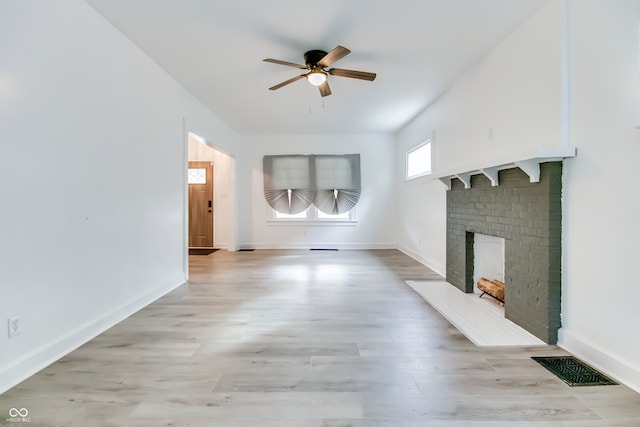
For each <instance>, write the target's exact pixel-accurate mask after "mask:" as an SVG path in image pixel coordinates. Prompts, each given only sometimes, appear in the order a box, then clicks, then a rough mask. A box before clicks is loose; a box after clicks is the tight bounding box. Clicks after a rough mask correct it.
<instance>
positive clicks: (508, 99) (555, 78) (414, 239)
mask: <svg viewBox="0 0 640 427" xmlns="http://www.w3.org/2000/svg"><path fill="white" fill-rule="evenodd" d="M560 3H561V2H555V1H554V2H550V3H549V4H548V5H547V6H546V7H544V8H542V9H541V10H539V11H538V12H537V13H536V14H534V15H533V16H532V17H530V18H529V19H528V20H526V21H525V22H524V23H523V24H522V25H521V26H520V27H518V28H517V29H516V30H515V31H514V32H513V33H512V34H511V35H510V36H509V37H507V38H506V39H505V40H503V41H502V42H501V43H500V44H499V45H498V46H496V47H495V48H494V49H493V50H492V51H490V52H489V53H488V54H487V55H485V56H484V57H483V58H482V59H481V60H480V61H478V62H477V63H476V64H475V65H474V66H473V67H471V68H470V69H469V70H468V71H467V72H466V73H465V74H463V75H462V76H460V77H459V78H458V79H457V81H456V82H455V83H454V84H453V85H452V86H451V87H450V88H449V90H448V91H447V92H446V93H444V94H443V95H442V96H441V97H440V98H439V99H438V100H436V101H435V102H434V103H433V104H432V105H431V106H430V107H429V108H427V110H425V111H424V112H423V113H422V114H420V115H419V116H418V117H416V118H415V119H414V120H413V121H412V122H411V123H409V124H408V125H407V126H405V127H404V128H403V129H402V130H401V131H400V132H399V133H398V135H397V152H396V167H397V170H398V174H397V176H396V180H397V182H399V190H398V195H399V204H398V206H399V209H398V212H399V213H398V215H399V221H398V224H399V226H398V247H399V249H400V250H402V251H403V252H405V253H407V254H409V255H411V256H412V257H414V258H416V259H418V260H420V261H422V262H423V263H425V264H426V265H428V266H429V267H431V268H432V269H434V270H436V271H437V272H439V273H440V274H443V275H444V274H445V270H446V259H445V258H446V190H445V187H444V185H443V184H442V183H440V182H438V181H434V180H433V179H431V178H429V177H423V178H418V179H416V180H410V181H403V179H404V167H405V156H406V152H407V150H409V149H410V148H412V147H414V146H416V145H418V144H420V143H422V142H424V141H426V140H427V139H429V138H432V162H433V172H434V174H437V173H442V172H448V171H456V172H463V171H466V170H469V169H475V168H477V167H478V165H483V164H486V166H489V165H491V164H492V163H493V164H496V165H497V164H501V163H509V162H512V161H514V160H521V159H523V158H525V157H521V155H522V153H530V152H532V151H534V150H535V149H536V148H539V147H554V146H559V145H560V144H561V143H562V142H563V141H562V134H561V108H562V102H561V101H562V99H561V93H562V91H561V88H562V78H561V77H562V75H561V69H562V66H561V64H562V62H561V58H562V55H561V53H562V46H561V39H562V37H561V36H562V22H563V21H562V8H561V4H560ZM469 165H472V166H471V167H469Z"/></svg>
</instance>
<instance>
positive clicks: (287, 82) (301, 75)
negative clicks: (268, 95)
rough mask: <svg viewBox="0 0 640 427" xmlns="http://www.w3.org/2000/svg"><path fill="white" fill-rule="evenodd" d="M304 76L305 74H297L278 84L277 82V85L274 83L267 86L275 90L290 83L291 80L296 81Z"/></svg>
mask: <svg viewBox="0 0 640 427" xmlns="http://www.w3.org/2000/svg"><path fill="white" fill-rule="evenodd" d="M305 77H307V75H306V74H300V75H299V76H295V77H293V78H290V79H289V80H285V81H284V82H282V83H280V84H277V85H275V86H271V87H270V88H269V90H276V89H280V88H281V87H283V86H286V85H288V84H291V83H293V82H295V81H298V80H300V79H304V78H305Z"/></svg>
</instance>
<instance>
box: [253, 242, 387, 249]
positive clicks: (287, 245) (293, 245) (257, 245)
mask: <svg viewBox="0 0 640 427" xmlns="http://www.w3.org/2000/svg"><path fill="white" fill-rule="evenodd" d="M242 247H243V248H244V247H247V248H252V249H343V250H348V249H362V250H366V249H395V248H396V244H395V242H393V243H298V242H277V243H276V242H271V243H269V242H254V243H249V244H245V245H242Z"/></svg>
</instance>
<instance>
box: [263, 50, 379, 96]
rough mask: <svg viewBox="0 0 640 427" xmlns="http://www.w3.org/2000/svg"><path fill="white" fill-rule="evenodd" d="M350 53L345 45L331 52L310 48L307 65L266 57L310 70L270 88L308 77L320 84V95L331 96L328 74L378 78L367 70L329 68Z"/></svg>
mask: <svg viewBox="0 0 640 427" xmlns="http://www.w3.org/2000/svg"><path fill="white" fill-rule="evenodd" d="M350 53H351V51H350V50H349V49H347V48H346V47H343V46H336V47H335V49H333V50H332V51H331V52H329V53H327V52H325V51H324V50H310V51H308V52H305V54H304V63H305V65H301V64H295V63H293V62H287V61H280V60H279V59H271V58H267V59H264V61H265V62H272V63H274V64H280V65H287V66H289V67H295V68H299V69H301V70H309V72H308V73H305V74H300V75H299V76H295V77H293V78H291V79H289V80H285V81H284V82H282V83H280V84H277V85H275V86H272V87H270V88H269V90H276V89H280V88H281V87H284V86H286V85H288V84H291V83H293V82H295V81H298V80H300V79H303V78H306V79H307V80H308V81H309V83H311V84H312V85H314V86H318V89H320V95H322V96H329V95H331V89H330V88H329V82H328V81H327V76H328V75H332V76H338V77H350V78H352V79H360V80H369V81H373V80H374V79H375V78H376V74H375V73H367V72H366V71H354V70H345V69H342V68H328V67H330V66H331V65H333V64H334V63H335V62H337V61H338V60H340V59H342V58H344V57H345V56H347V55H348V54H350Z"/></svg>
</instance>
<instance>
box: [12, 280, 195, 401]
mask: <svg viewBox="0 0 640 427" xmlns="http://www.w3.org/2000/svg"><path fill="white" fill-rule="evenodd" d="M185 283H186V281H184V282H179V283H177V284H176V283H167V284H163V285H161V286H158V287H156V288H155V289H152V290H151V291H150V292H147V293H146V294H144V295H142V296H140V297H138V298H136V299H134V300H133V301H131V302H128V303H126V304H124V305H122V306H120V307H119V308H117V309H115V310H113V311H111V312H109V313H107V314H106V315H104V316H102V317H98V318H96V319H94V320H93V321H90V322H88V323H86V324H84V325H82V326H79V327H77V328H76V329H75V330H73V331H71V332H68V333H66V334H64V335H62V336H60V337H59V338H57V339H55V340H54V341H52V342H49V343H46V344H45V345H43V346H41V347H40V348H37V349H35V350H33V351H32V352H30V353H28V354H26V355H24V356H23V357H22V358H20V359H19V360H17V361H15V362H14V363H13V364H11V365H8V366H3V367H2V370H1V371H0V394H2V393H4V392H5V391H7V390H9V389H10V388H12V387H14V386H16V385H18V384H19V383H21V382H22V381H24V380H26V379H27V378H29V377H30V376H32V375H34V374H35V373H37V372H38V371H40V370H41V369H44V368H46V367H47V366H49V365H50V364H52V363H53V362H55V361H57V360H58V359H60V358H61V357H63V356H65V355H67V354H69V353H71V352H72V351H73V350H75V349H77V348H78V347H80V346H81V345H83V344H85V343H87V342H88V341H90V340H92V339H93V338H95V337H96V336H98V335H100V334H101V333H103V332H104V331H106V330H107V329H109V328H111V327H112V326H114V325H116V324H118V323H119V322H121V321H123V320H124V319H126V318H127V317H129V316H131V315H132V314H134V313H136V312H137V311H139V310H140V309H142V308H144V307H146V306H147V305H149V304H151V303H152V302H154V301H155V300H157V299H158V298H160V297H162V296H164V295H166V294H168V293H169V292H171V291H172V290H174V289H175V288H177V287H179V286H181V285H183V284H185Z"/></svg>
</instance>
